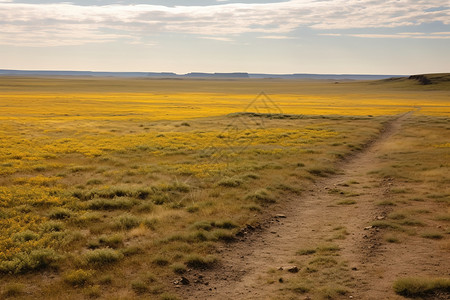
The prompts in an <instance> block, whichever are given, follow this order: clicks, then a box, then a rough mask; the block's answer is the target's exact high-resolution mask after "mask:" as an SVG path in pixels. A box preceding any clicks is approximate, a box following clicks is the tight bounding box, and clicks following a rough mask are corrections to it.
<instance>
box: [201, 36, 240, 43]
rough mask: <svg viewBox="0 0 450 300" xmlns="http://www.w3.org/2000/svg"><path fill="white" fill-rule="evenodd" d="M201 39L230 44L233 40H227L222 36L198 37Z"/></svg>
mask: <svg viewBox="0 0 450 300" xmlns="http://www.w3.org/2000/svg"><path fill="white" fill-rule="evenodd" d="M200 38H201V39H206V40H215V41H221V42H232V41H233V39H231V38H227V37H224V36H200Z"/></svg>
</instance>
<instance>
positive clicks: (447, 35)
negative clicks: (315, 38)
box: [320, 32, 450, 39]
mask: <svg viewBox="0 0 450 300" xmlns="http://www.w3.org/2000/svg"><path fill="white" fill-rule="evenodd" d="M320 35H323V36H350V37H358V38H372V39H450V32H431V33H423V32H401V33H394V34H375V33H353V34H342V33H321V34H320Z"/></svg>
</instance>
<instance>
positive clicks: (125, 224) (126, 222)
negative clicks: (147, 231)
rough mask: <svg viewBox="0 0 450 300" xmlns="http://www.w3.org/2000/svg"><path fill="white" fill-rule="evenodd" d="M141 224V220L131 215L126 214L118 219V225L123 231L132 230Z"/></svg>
mask: <svg viewBox="0 0 450 300" xmlns="http://www.w3.org/2000/svg"><path fill="white" fill-rule="evenodd" d="M139 224H141V219H140V218H138V217H136V216H133V215H131V214H124V215H121V216H119V217H118V219H117V222H116V225H117V227H118V228H121V229H132V228H135V227H138V226H139Z"/></svg>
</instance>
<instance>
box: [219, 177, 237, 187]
mask: <svg viewBox="0 0 450 300" xmlns="http://www.w3.org/2000/svg"><path fill="white" fill-rule="evenodd" d="M242 183H243V182H242V180H241V179H239V178H236V177H227V178H224V179H222V180H220V181H219V182H218V183H217V185H219V186H225V187H238V186H240V185H241V184H242Z"/></svg>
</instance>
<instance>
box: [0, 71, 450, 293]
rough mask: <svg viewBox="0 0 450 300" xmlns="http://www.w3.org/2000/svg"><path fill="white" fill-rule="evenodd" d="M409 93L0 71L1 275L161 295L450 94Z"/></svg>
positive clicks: (38, 284)
mask: <svg viewBox="0 0 450 300" xmlns="http://www.w3.org/2000/svg"><path fill="white" fill-rule="evenodd" d="M412 89H413V91H410V90H407V89H405V88H404V87H402V88H399V87H398V86H393V87H391V86H388V87H387V88H383V86H380V85H373V84H369V83H354V82H349V83H339V84H335V83H334V82H322V83H320V82H304V81H270V80H268V81H252V80H249V81H218V80H211V81H200V80H199V81H196V80H192V81H187V80H182V81H170V80H142V79H126V80H125V79H124V80H117V79H83V78H78V79H76V78H73V79H61V78H60V79H51V78H20V77H12V78H10V77H5V78H0V141H1V143H0V273H1V275H0V276H1V278H2V284H8V283H11V282H24V283H27V284H30V285H32V286H33V288H32V289H30V290H31V292H30V294H29V295H30V297H31V298H33V297H34V298H36V297H39V296H42V295H44V294H45V295H46V297H48V298H49V299H61V297H62V295H65V296H64V297H66V298H67V299H79V298H80V297H84V296H89V297H90V296H94V297H100V295H101V296H102V297H105V298H106V297H110V296H111V295H115V294H116V293H119V294H120V295H121V297H123V298H133V297H135V296H136V294H139V293H140V291H139V288H137V287H138V286H139V284H138V283H139V282H141V283H142V282H144V283H145V286H146V287H145V291H146V292H148V293H151V294H152V295H153V296H154V297H163V295H166V294H165V293H167V292H170V291H171V289H170V284H169V283H168V281H167V278H170V276H173V275H174V274H175V275H176V274H178V275H179V274H183V273H184V272H186V271H187V270H188V269H195V268H199V269H202V268H208V267H210V266H212V265H214V264H216V263H217V260H218V259H219V258H218V257H215V256H211V255H210V254H211V253H212V252H213V250H214V249H215V248H216V246H217V245H218V244H219V243H228V242H231V241H233V240H234V239H235V235H236V234H237V233H238V232H239V230H240V229H241V228H242V227H244V226H246V225H249V224H257V223H258V222H259V221H260V220H261V218H262V216H263V215H264V213H265V212H267V210H268V208H269V207H273V206H276V205H281V204H282V202H283V201H287V200H288V199H293V198H295V197H298V195H299V194H300V193H301V191H302V190H303V189H304V188H305V187H306V186H308V184H310V183H311V182H314V181H315V180H317V178H320V177H326V176H329V175H330V174H333V173H335V172H336V168H335V166H336V163H338V162H339V161H340V160H341V159H342V158H344V157H345V156H347V155H349V154H351V153H353V152H355V151H358V150H359V149H361V147H363V146H364V145H365V144H366V143H368V142H369V141H370V140H371V139H373V137H374V136H376V135H377V134H378V133H379V131H380V129H381V128H382V126H383V124H384V123H385V122H387V121H389V120H390V119H391V118H392V117H393V116H395V115H398V114H401V113H405V112H408V111H414V112H415V114H421V115H424V114H425V115H439V116H448V115H449V112H450V110H449V107H450V104H449V102H448V100H449V99H448V91H447V90H431V91H422V92H417V91H415V90H414V89H416V87H412ZM261 91H266V92H267V95H268V96H269V97H266V96H265V95H262V96H261V95H260V96H258V95H259V93H260V92H261ZM425 95H427V96H426V97H425ZM447 144H448V143H443V144H440V145H436V147H447ZM283 199H284V200H283ZM43 272H46V273H43ZM49 274H51V276H48V275H49ZM43 276H47V277H46V278H47V279H46V280H42V278H43ZM108 278H109V279H108ZM119 278H123V279H124V280H122V279H119ZM67 289H70V296H68V295H67V294H65V293H66V292H67ZM153 296H152V297H153Z"/></svg>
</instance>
